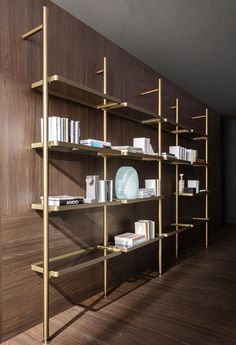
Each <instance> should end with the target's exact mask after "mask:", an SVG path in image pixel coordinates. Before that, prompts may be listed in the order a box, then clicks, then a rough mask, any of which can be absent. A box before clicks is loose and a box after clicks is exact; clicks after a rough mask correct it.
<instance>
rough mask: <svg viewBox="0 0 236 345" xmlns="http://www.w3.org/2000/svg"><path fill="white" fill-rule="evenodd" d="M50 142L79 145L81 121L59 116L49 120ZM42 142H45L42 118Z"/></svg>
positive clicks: (51, 117)
mask: <svg viewBox="0 0 236 345" xmlns="http://www.w3.org/2000/svg"><path fill="white" fill-rule="evenodd" d="M48 140H49V141H62V142H67V143H68V142H70V143H74V144H79V142H80V121H74V120H69V119H68V118H62V117H58V116H50V117H49V118H48ZM41 142H43V119H42V118H41Z"/></svg>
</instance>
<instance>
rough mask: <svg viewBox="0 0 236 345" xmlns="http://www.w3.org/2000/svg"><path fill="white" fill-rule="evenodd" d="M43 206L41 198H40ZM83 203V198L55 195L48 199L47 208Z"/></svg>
mask: <svg viewBox="0 0 236 345" xmlns="http://www.w3.org/2000/svg"><path fill="white" fill-rule="evenodd" d="M40 199H41V202H42V204H43V197H42V196H41V197H40ZM83 203H84V198H83V197H81V196H71V195H57V196H49V197H48V206H66V205H68V206H71V205H79V204H83Z"/></svg>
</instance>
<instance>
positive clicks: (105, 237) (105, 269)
mask: <svg viewBox="0 0 236 345" xmlns="http://www.w3.org/2000/svg"><path fill="white" fill-rule="evenodd" d="M103 92H104V93H105V94H106V93H107V58H106V57H104V58H103ZM106 103H107V101H106V99H104V101H103V104H104V105H106ZM103 140H104V141H107V111H106V110H105V109H104V110H103ZM103 178H104V180H106V179H107V157H104V158H103ZM103 245H104V247H107V245H108V224H107V206H104V209H103ZM106 254H107V251H106V249H105V250H104V255H106ZM107 266H108V262H107V260H104V267H103V277H104V297H107V294H108V267H107Z"/></svg>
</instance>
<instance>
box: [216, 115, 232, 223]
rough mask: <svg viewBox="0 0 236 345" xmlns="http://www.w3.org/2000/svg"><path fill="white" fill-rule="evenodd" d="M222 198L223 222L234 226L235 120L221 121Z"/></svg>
mask: <svg viewBox="0 0 236 345" xmlns="http://www.w3.org/2000/svg"><path fill="white" fill-rule="evenodd" d="M216 183H217V181H216ZM222 198H223V200H222V201H223V202H222V205H223V222H224V223H231V224H236V212H235V207H236V118H231V119H223V120H222Z"/></svg>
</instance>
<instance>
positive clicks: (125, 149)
mask: <svg viewBox="0 0 236 345" xmlns="http://www.w3.org/2000/svg"><path fill="white" fill-rule="evenodd" d="M111 148H112V149H113V150H118V151H121V152H124V153H143V149H141V148H140V147H134V146H112V147H111Z"/></svg>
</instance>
